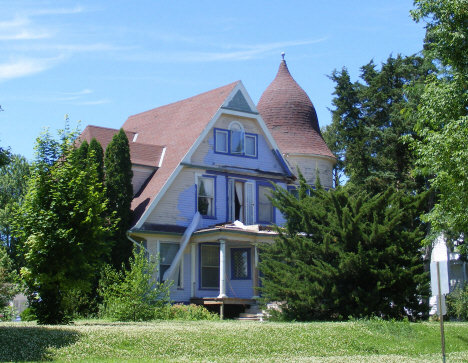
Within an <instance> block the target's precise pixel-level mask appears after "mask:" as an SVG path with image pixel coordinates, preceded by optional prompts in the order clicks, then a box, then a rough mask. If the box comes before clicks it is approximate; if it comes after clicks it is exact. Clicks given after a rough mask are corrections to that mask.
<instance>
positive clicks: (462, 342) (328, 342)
mask: <svg viewBox="0 0 468 363" xmlns="http://www.w3.org/2000/svg"><path fill="white" fill-rule="evenodd" d="M445 333H446V351H447V362H468V324H467V323H447V324H446V325H445ZM440 350H441V349H440V332H439V324H438V323H416V324H414V323H403V322H397V323H395V322H384V321H354V322H347V323H272V322H271V323H270V322H263V323H262V322H237V321H224V322H213V321H198V322H197V321H196V322H188V321H168V322H166V321H161V322H152V323H110V322H104V321H90V320H87V321H78V322H76V323H75V324H74V325H71V326H59V327H57V326H43V327H41V326H37V325H35V324H34V323H0V361H2V362H4V361H16V362H18V361H23V362H30V361H40V360H51V361H54V362H55V361H57V362H80V361H81V362H123V361H130V362H149V361H158V362H398V363H401V362H440V361H441V353H440Z"/></svg>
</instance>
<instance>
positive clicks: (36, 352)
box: [0, 325, 80, 362]
mask: <svg viewBox="0 0 468 363" xmlns="http://www.w3.org/2000/svg"><path fill="white" fill-rule="evenodd" d="M79 335H80V334H79V333H78V332H77V331H76V330H73V329H70V328H68V327H67V328H51V327H47V328H46V327H26V326H18V327H15V326H1V325H0V342H1V343H0V362H35V361H47V360H52V358H51V357H50V348H61V347H64V346H67V345H71V344H74V343H75V342H76V341H77V340H78V339H79Z"/></svg>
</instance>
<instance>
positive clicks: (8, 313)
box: [0, 305, 17, 321]
mask: <svg viewBox="0 0 468 363" xmlns="http://www.w3.org/2000/svg"><path fill="white" fill-rule="evenodd" d="M16 315H17V311H16V309H15V308H14V306H11V305H7V306H4V307H2V308H0V321H12V320H14V319H15V318H16Z"/></svg>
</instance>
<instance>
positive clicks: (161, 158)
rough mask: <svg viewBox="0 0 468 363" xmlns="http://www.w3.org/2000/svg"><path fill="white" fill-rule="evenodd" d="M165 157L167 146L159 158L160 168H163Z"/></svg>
mask: <svg viewBox="0 0 468 363" xmlns="http://www.w3.org/2000/svg"><path fill="white" fill-rule="evenodd" d="M164 155H166V147H165V146H164V147H163V150H162V152H161V157H160V158H159V165H158V168H160V167H161V166H162V163H163V159H164Z"/></svg>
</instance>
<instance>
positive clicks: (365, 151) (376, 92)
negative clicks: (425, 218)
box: [323, 55, 434, 193]
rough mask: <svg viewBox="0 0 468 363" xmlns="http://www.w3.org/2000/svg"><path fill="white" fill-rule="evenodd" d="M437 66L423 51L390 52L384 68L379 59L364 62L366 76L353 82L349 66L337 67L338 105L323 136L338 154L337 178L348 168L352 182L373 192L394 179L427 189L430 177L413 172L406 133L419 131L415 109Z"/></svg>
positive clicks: (398, 185) (404, 185)
mask: <svg viewBox="0 0 468 363" xmlns="http://www.w3.org/2000/svg"><path fill="white" fill-rule="evenodd" d="M433 71H434V67H433V65H432V64H431V63H430V62H428V61H426V60H425V59H424V58H423V57H421V56H416V55H413V56H411V57H402V56H401V55H398V56H397V57H396V58H393V57H389V58H388V59H387V62H386V63H383V64H382V66H381V69H380V70H379V69H377V67H376V65H375V64H374V62H373V61H371V62H369V63H368V64H366V65H365V66H363V67H362V68H361V79H362V81H363V82H359V81H357V82H354V83H353V82H351V79H350V75H349V72H348V70H347V69H346V68H343V69H342V71H341V72H338V71H336V70H335V71H334V72H333V73H332V75H331V76H330V78H331V79H332V80H333V81H334V82H335V83H336V86H335V92H334V95H335V96H336V97H335V98H334V99H333V105H334V106H335V109H333V110H332V114H333V121H332V123H331V124H330V125H329V126H327V127H325V128H324V130H323V136H324V139H325V141H326V142H327V144H328V146H329V147H330V148H331V150H332V151H333V152H334V154H335V156H336V157H337V160H338V163H337V164H336V170H335V172H336V173H337V175H336V180H335V181H337V179H339V177H340V174H341V173H344V174H345V175H346V176H347V177H348V178H349V181H350V182H351V183H352V184H354V185H357V186H363V187H364V188H365V189H366V190H367V191H369V192H371V193H379V192H382V191H384V190H385V189H386V188H387V187H388V186H389V185H392V186H394V187H395V188H397V189H399V190H401V189H407V190H410V191H419V190H423V189H424V187H425V185H424V183H425V180H424V179H423V178H419V179H418V178H414V177H413V176H412V175H411V170H412V169H413V166H414V156H413V153H412V151H411V150H410V149H409V147H408V145H407V144H405V143H403V142H402V140H401V137H402V136H404V135H408V134H410V135H412V134H413V127H414V124H415V119H414V117H413V115H414V113H415V110H416V108H417V104H418V102H419V99H420V94H421V92H422V88H423V85H424V81H425V79H426V78H427V76H428V75H429V74H430V73H431V72H433Z"/></svg>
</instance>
